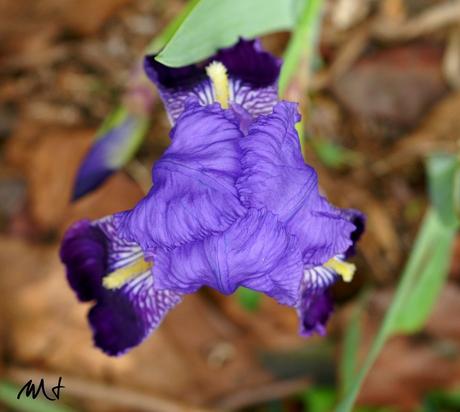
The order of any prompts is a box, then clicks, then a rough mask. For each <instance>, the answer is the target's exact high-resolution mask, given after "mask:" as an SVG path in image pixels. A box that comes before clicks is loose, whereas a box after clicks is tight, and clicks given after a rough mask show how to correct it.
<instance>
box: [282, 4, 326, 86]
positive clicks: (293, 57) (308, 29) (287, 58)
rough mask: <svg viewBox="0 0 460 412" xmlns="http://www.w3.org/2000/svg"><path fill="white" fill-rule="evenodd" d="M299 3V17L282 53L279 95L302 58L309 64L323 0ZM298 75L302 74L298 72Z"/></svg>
mask: <svg viewBox="0 0 460 412" xmlns="http://www.w3.org/2000/svg"><path fill="white" fill-rule="evenodd" d="M300 4H301V5H303V8H302V10H301V14H300V18H299V20H298V21H297V22H295V30H294V32H293V34H292V37H291V40H290V41H289V45H288V47H287V50H286V52H285V54H284V62H283V67H282V69H281V74H280V80H279V91H280V95H283V94H284V92H285V90H286V89H287V87H288V84H289V83H290V81H291V79H292V78H293V77H294V74H295V73H296V71H298V66H299V62H300V60H301V59H302V58H304V59H306V60H307V61H308V62H309V64H310V65H311V62H312V54H313V50H314V49H315V47H316V41H317V37H318V28H319V24H320V22H321V10H322V5H323V0H307V1H303V2H300ZM299 75H302V74H301V73H299ZM304 76H308V73H304Z"/></svg>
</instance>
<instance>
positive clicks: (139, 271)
mask: <svg viewBox="0 0 460 412" xmlns="http://www.w3.org/2000/svg"><path fill="white" fill-rule="evenodd" d="M151 267H152V264H151V263H150V262H146V261H145V260H144V259H143V258H140V259H137V260H136V261H134V263H132V264H131V265H129V266H125V267H122V268H120V269H117V270H116V271H115V272H112V273H109V274H108V275H107V276H105V277H104V279H103V280H102V285H103V286H104V287H105V288H106V289H110V290H113V289H120V288H121V287H122V286H123V285H125V284H126V283H127V282H129V281H130V280H132V279H134V278H137V277H138V276H141V275H143V274H144V273H145V272H147V271H148V270H150V268H151Z"/></svg>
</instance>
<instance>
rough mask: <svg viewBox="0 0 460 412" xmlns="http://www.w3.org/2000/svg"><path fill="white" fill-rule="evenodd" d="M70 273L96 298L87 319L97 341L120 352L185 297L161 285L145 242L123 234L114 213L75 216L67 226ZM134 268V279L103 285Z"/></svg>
mask: <svg viewBox="0 0 460 412" xmlns="http://www.w3.org/2000/svg"><path fill="white" fill-rule="evenodd" d="M60 256H61V260H62V261H63V263H64V264H65V266H66V271H67V279H68V282H69V284H70V286H71V287H72V289H73V290H74V291H75V293H76V294H77V296H78V298H79V299H80V300H81V301H95V305H94V306H93V307H92V308H91V310H90V312H89V314H88V319H89V322H90V325H91V328H92V330H93V339H94V343H95V345H96V346H98V347H99V348H101V349H102V350H103V351H104V352H105V353H107V354H109V355H112V356H116V355H121V354H123V353H125V352H126V351H128V350H129V349H131V348H132V347H134V346H136V345H138V344H139V343H140V342H142V341H143V340H144V339H145V338H146V337H147V336H148V335H149V334H150V333H151V332H152V331H153V330H154V329H155V328H156V327H158V325H159V324H160V323H161V321H162V320H163V318H164V316H165V315H166V313H167V312H168V311H169V310H170V309H171V308H172V307H174V306H175V305H176V304H177V303H179V302H180V299H181V297H180V295H179V294H177V293H175V292H172V291H169V290H157V289H155V287H154V283H155V282H154V278H153V276H152V272H151V270H150V267H147V266H145V265H136V262H139V261H141V262H142V259H143V252H142V250H141V249H140V247H139V246H138V245H137V244H135V243H133V242H127V241H125V240H123V239H122V238H120V237H119V236H118V232H117V230H116V228H115V226H114V224H113V216H109V217H106V218H104V219H100V220H96V221H93V222H90V221H88V220H82V221H79V222H76V223H75V224H74V225H73V226H71V227H70V228H69V229H68V231H67V232H66V234H65V236H64V239H63V241H62V245H61V250H60ZM126 268H132V270H131V271H132V272H133V273H131V277H130V279H129V280H128V281H127V282H125V283H123V284H122V285H120V287H119V288H117V289H108V288H106V287H104V285H103V282H104V279H105V278H107V275H109V274H111V273H116V272H117V271H120V270H123V269H126Z"/></svg>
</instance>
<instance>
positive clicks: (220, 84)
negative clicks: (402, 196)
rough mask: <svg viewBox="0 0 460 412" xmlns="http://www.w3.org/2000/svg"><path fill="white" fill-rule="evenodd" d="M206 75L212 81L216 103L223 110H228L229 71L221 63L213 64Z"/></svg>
mask: <svg viewBox="0 0 460 412" xmlns="http://www.w3.org/2000/svg"><path fill="white" fill-rule="evenodd" d="M206 74H207V75H208V77H209V78H210V79H211V82H212V86H213V88H214V94H215V96H216V101H218V102H219V103H220V105H221V106H222V108H223V109H227V108H228V99H229V91H228V76H227V69H226V67H225V66H224V65H223V64H222V63H221V62H216V61H214V62H212V63H210V64H209V65H208V66H207V67H206Z"/></svg>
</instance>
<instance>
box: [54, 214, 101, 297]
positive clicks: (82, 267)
mask: <svg viewBox="0 0 460 412" xmlns="http://www.w3.org/2000/svg"><path fill="white" fill-rule="evenodd" d="M60 256H61V260H62V262H63V263H64V264H65V266H66V268H67V280H68V282H69V284H70V286H71V287H72V289H73V290H74V291H75V293H76V294H77V296H78V299H80V300H81V301H89V300H93V299H96V298H97V297H98V296H99V295H100V290H101V281H102V277H103V276H104V275H105V274H106V271H107V263H106V262H107V249H106V238H105V236H104V234H103V233H102V232H101V230H100V229H98V228H97V227H94V226H92V225H91V223H90V222H89V221H88V220H82V221H79V222H77V223H75V224H74V225H73V226H72V227H70V229H69V230H68V231H67V232H66V234H65V236H64V239H63V241H62V244H61V250H60Z"/></svg>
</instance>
